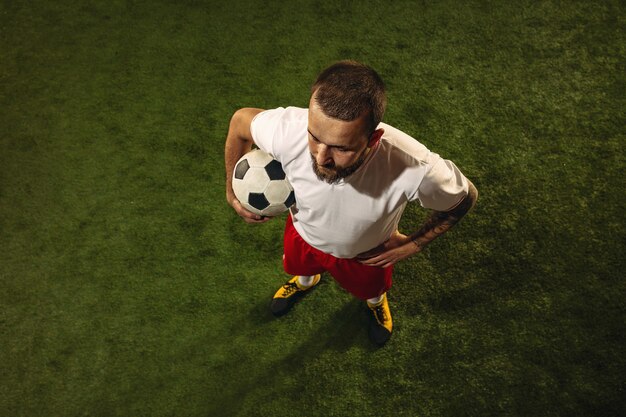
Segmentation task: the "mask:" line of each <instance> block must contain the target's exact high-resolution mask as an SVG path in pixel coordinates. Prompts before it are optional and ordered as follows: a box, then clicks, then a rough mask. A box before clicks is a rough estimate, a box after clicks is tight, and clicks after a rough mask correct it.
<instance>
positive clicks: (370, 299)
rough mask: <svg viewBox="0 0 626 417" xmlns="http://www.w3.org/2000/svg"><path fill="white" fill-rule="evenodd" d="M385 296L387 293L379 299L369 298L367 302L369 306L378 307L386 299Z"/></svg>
mask: <svg viewBox="0 0 626 417" xmlns="http://www.w3.org/2000/svg"><path fill="white" fill-rule="evenodd" d="M385 294H386V293H382V294H381V295H379V296H378V297H374V298H369V299H368V300H367V304H369V305H376V304H378V303H380V302H381V301H383V299H384V298H385Z"/></svg>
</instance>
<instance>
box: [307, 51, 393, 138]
mask: <svg viewBox="0 0 626 417" xmlns="http://www.w3.org/2000/svg"><path fill="white" fill-rule="evenodd" d="M311 93H312V94H315V101H316V102H317V104H319V106H320V108H321V109H322V111H323V112H324V114H326V115H327V116H329V117H333V118H335V119H339V120H345V121H352V120H356V119H358V118H359V117H361V116H362V115H363V114H367V119H368V120H367V125H366V129H367V133H368V135H369V134H371V133H372V132H374V130H376V126H378V124H379V123H380V122H381V121H382V120H383V115H384V114H385V108H386V107H387V94H386V93H385V84H384V83H383V80H382V78H380V76H379V75H378V73H377V72H376V71H374V70H373V69H372V68H370V67H368V66H367V65H364V64H361V63H359V62H356V61H339V62H337V63H335V64H333V65H331V66H330V67H328V68H326V69H325V70H324V71H322V72H321V73H320V75H319V76H318V77H317V80H316V81H315V83H314V84H313V86H312V87H311Z"/></svg>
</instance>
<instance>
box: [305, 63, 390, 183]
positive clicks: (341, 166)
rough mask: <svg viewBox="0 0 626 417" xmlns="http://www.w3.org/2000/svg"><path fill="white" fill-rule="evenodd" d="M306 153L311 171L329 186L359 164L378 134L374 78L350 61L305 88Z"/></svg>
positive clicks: (379, 93) (382, 103)
mask: <svg viewBox="0 0 626 417" xmlns="http://www.w3.org/2000/svg"><path fill="white" fill-rule="evenodd" d="M311 93H312V94H311V100H310V103H309V150H310V151H311V157H312V158H313V161H312V163H313V169H314V171H315V173H316V174H317V176H318V177H319V178H320V179H321V180H324V181H327V182H329V183H334V182H337V181H339V180H340V179H341V178H344V177H347V176H348V175H350V174H352V173H353V172H354V171H356V170H357V169H358V168H359V166H361V164H363V162H364V160H365V158H366V156H367V154H368V153H369V151H370V150H371V148H372V147H374V146H375V145H376V144H377V143H378V140H379V139H380V137H381V136H382V134H383V130H382V129H376V127H377V126H378V124H379V123H380V122H381V120H382V118H383V114H384V113H385V107H386V103H387V98H386V94H385V86H384V83H383V81H382V79H381V78H380V76H379V75H378V74H377V73H376V72H375V71H374V70H373V69H371V68H370V67H368V66H366V65H363V64H360V63H358V62H354V61H341V62H338V63H336V64H334V65H331V66H330V67H328V68H327V69H325V70H324V71H322V73H321V74H320V75H319V76H318V78H317V80H316V81H315V83H314V84H313V86H312V87H311Z"/></svg>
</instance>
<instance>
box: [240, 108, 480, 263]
mask: <svg viewBox="0 0 626 417" xmlns="http://www.w3.org/2000/svg"><path fill="white" fill-rule="evenodd" d="M307 125H308V109H302V108H297V107H287V108H282V107H280V108H277V109H273V110H266V111H264V112H261V113H259V114H258V115H257V116H256V117H255V118H254V119H253V121H252V125H251V128H250V130H251V133H252V137H253V139H254V142H255V143H256V145H257V146H258V147H259V148H260V149H262V150H264V151H265V152H267V153H269V154H271V155H272V156H273V157H274V158H275V159H277V160H278V161H279V162H280V163H281V164H282V166H283V170H284V171H285V174H286V176H287V179H288V180H289V182H290V183H291V185H292V187H293V189H294V191H295V196H296V205H295V206H294V207H292V209H291V215H292V217H293V222H294V227H295V228H296V230H297V231H298V233H299V234H300V236H302V238H303V239H304V240H305V241H306V242H307V243H308V244H309V245H311V246H313V247H315V248H317V249H319V250H321V251H323V252H325V253H328V254H331V255H333V256H335V257H337V258H354V257H356V256H357V255H358V254H360V253H363V252H366V251H368V250H370V249H372V248H375V247H376V246H378V245H380V244H381V243H383V242H384V241H386V240H387V239H389V237H390V236H391V235H392V234H393V232H394V231H395V230H396V229H397V228H398V223H399V221H400V217H401V216H402V212H403V211H404V208H405V206H406V203H407V202H409V201H415V200H419V202H420V203H421V205H422V206H423V207H425V208H429V209H434V210H439V211H446V210H449V209H451V208H453V207H454V206H455V205H457V204H458V203H459V202H460V201H461V200H462V199H463V198H464V197H465V196H466V195H467V193H468V181H467V179H466V178H465V177H464V176H463V174H462V173H461V171H459V169H458V168H457V167H456V166H455V165H454V163H452V162H450V161H448V160H445V159H443V158H441V157H440V156H439V155H437V154H436V153H433V152H430V151H429V150H428V149H427V148H426V147H425V146H424V145H422V144H421V143H419V142H417V141H416V140H415V139H413V138H412V137H410V136H409V135H407V134H405V133H403V132H401V131H400V130H398V129H395V128H394V127H392V126H389V125H387V124H385V123H381V124H380V125H379V126H378V127H379V128H382V129H384V131H385V133H384V134H383V136H382V138H381V140H380V142H379V144H378V146H376V147H375V148H374V149H373V153H372V154H371V155H370V156H369V157H368V159H367V160H366V162H365V163H364V164H363V165H362V166H361V167H359V169H358V170H357V171H356V172H354V173H353V174H352V175H350V176H348V177H346V178H344V179H343V180H341V181H339V183H337V184H328V183H326V182H324V181H321V180H319V179H318V178H317V176H316V175H315V173H314V172H313V168H312V165H311V154H310V152H309V148H308V137H307V135H308V134H307ZM416 226H417V225H416Z"/></svg>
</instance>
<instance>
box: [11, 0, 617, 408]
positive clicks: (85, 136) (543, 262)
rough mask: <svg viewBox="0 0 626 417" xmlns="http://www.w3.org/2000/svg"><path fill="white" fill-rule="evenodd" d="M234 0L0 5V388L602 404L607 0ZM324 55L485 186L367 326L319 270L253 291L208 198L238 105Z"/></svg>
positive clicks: (411, 214) (117, 398) (610, 240)
mask: <svg viewBox="0 0 626 417" xmlns="http://www.w3.org/2000/svg"><path fill="white" fill-rule="evenodd" d="M213 3H214V4H213ZM257 3H260V2H252V1H239V0H235V1H231V2H226V3H221V2H200V1H186V2H173V1H172V2H165V1H159V2H141V1H137V2H123V1H112V2H97V1H91V2H70V1H59V2H41V1H39V2H19V1H16V2H3V3H2V5H0V63H1V64H0V108H1V109H2V110H1V111H0V248H1V249H2V251H1V253H2V255H1V256H0V279H1V281H0V358H1V359H0V381H1V383H0V415H2V416H7V417H8V416H11V417H13V416H39V415H41V416H78V415H90V416H111V415H120V416H141V415H146V416H207V415H209V416H286V415H302V416H369V415H384V416H396V415H397V416H463V415H471V416H488V415H493V416H501V415H510V416H592V415H593V416H619V415H624V414H625V413H626V410H625V409H626V406H625V401H624V399H623V398H624V389H625V387H624V375H625V374H626V366H625V360H624V355H623V353H624V349H625V340H624V331H625V330H626V329H625V327H626V326H625V317H626V315H625V311H624V310H625V309H624V299H625V295H626V291H625V288H624V287H625V285H624V274H623V272H622V271H623V270H624V268H625V266H626V265H625V264H624V261H623V256H624V253H625V247H624V246H625V245H624V241H625V236H624V212H625V210H626V207H625V200H624V191H625V188H626V187H625V186H624V184H625V178H624V168H625V164H624V143H625V139H626V134H625V133H624V126H626V117H625V109H626V99H625V95H626V82H625V77H624V74H625V73H626V71H625V70H626V60H625V57H626V51H625V49H624V45H625V44H626V36H625V34H624V27H625V24H626V10H625V9H624V4H623V2H620V1H579V2H576V1H561V2H556V1H538V2H531V1H522V2H503V1H489V2H483V1H468V2H456V1H450V0H448V1H440V2H427V1H403V2H402V1H398V2H389V3H392V4H387V2H376V1H361V2H348V1H339V2H320V1H294V2H289V3H288V4H280V5H279V4H278V3H279V2H264V3H265V4H257ZM285 3H287V2H285ZM344 58H352V59H357V60H361V61H363V62H366V63H368V64H370V65H372V66H373V67H375V68H376V69H377V70H379V72H380V73H381V75H382V76H383V78H384V79H385V80H386V82H387V84H388V88H389V108H388V112H387V115H386V118H385V120H386V121H387V122H388V123H391V124H393V125H395V126H397V127H399V128H401V129H403V130H405V131H406V132H408V133H410V134H411V135H413V136H414V137H416V138H418V139H419V140H421V141H422V142H423V143H425V144H426V145H427V146H429V147H430V148H431V149H432V150H433V151H436V152H438V153H440V154H442V155H444V156H445V157H446V158H449V159H452V160H453V161H455V162H456V163H457V165H458V166H459V167H461V169H462V170H463V171H464V172H465V173H466V175H467V176H468V177H469V178H470V179H472V181H473V182H474V183H475V184H476V185H477V187H478V189H479V191H480V193H481V196H480V201H479V204H478V206H477V207H476V208H475V210H474V211H473V212H472V213H471V214H470V215H469V216H468V217H467V218H466V219H464V220H463V221H462V222H461V223H460V224H459V225H458V226H457V227H456V228H455V229H454V230H453V231H451V232H450V233H449V234H448V235H446V236H445V237H443V238H441V239H439V240H438V241H436V242H435V243H433V244H432V245H431V246H430V247H429V248H428V249H427V250H426V251H425V252H424V253H423V254H421V255H419V256H416V257H414V258H411V259H409V260H407V261H405V262H403V263H401V264H399V265H398V266H397V268H396V273H395V284H394V287H393V288H392V290H391V292H390V301H391V307H392V310H393V313H394V321H395V332H394V336H393V338H392V340H391V341H390V343H389V344H388V345H387V346H386V347H384V348H383V349H380V350H377V349H375V348H374V347H372V346H371V344H370V342H369V341H368V339H367V333H366V323H367V316H366V312H365V311H364V309H363V306H362V305H361V303H360V302H358V301H356V300H354V299H353V298H352V297H351V296H350V295H349V294H347V293H345V292H344V291H343V290H341V289H340V288H339V287H338V286H337V285H336V284H335V283H334V282H333V281H332V279H330V277H326V278H325V280H324V281H323V284H322V285H321V286H320V288H318V289H316V291H315V292H314V293H312V294H311V295H310V296H309V297H307V299H306V300H305V301H304V302H302V303H300V304H298V305H297V306H296V308H295V309H294V311H293V312H291V313H290V314H289V315H288V316H286V317H284V318H281V319H279V320H275V319H273V318H271V315H270V314H269V311H268V302H269V298H270V297H271V295H272V294H273V293H274V291H275V290H276V289H277V287H278V286H279V285H280V284H281V283H282V282H283V280H284V279H285V275H284V274H283V272H282V269H281V260H280V259H281V254H282V242H281V238H282V227H283V221H282V219H277V220H275V221H272V222H270V223H267V224H264V225H260V226H249V225H246V224H245V223H243V222H242V221H241V220H240V219H239V218H237V216H236V215H235V213H234V212H233V211H232V210H231V209H230V208H229V207H228V205H227V204H226V202H225V201H224V173H223V141H224V138H225V135H226V131H227V128H228V121H229V118H230V116H231V114H232V113H233V111H234V110H236V109H237V108H239V107H243V106H255V107H265V108H271V107H277V106H286V105H296V106H303V107H304V106H306V105H307V101H308V94H309V93H308V87H309V85H310V83H311V82H312V80H313V79H314V77H315V75H316V74H317V73H318V72H319V71H320V70H321V69H322V68H324V67H325V66H327V65H328V64H330V63H332V62H333V61H335V60H338V59H344ZM423 218H424V213H423V211H422V210H420V209H419V208H418V207H410V208H409V209H408V210H407V212H406V214H405V217H404V218H403V222H402V227H403V230H405V231H411V230H413V229H414V228H415V227H417V226H418V225H419V223H420V221H422V219H423Z"/></svg>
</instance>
